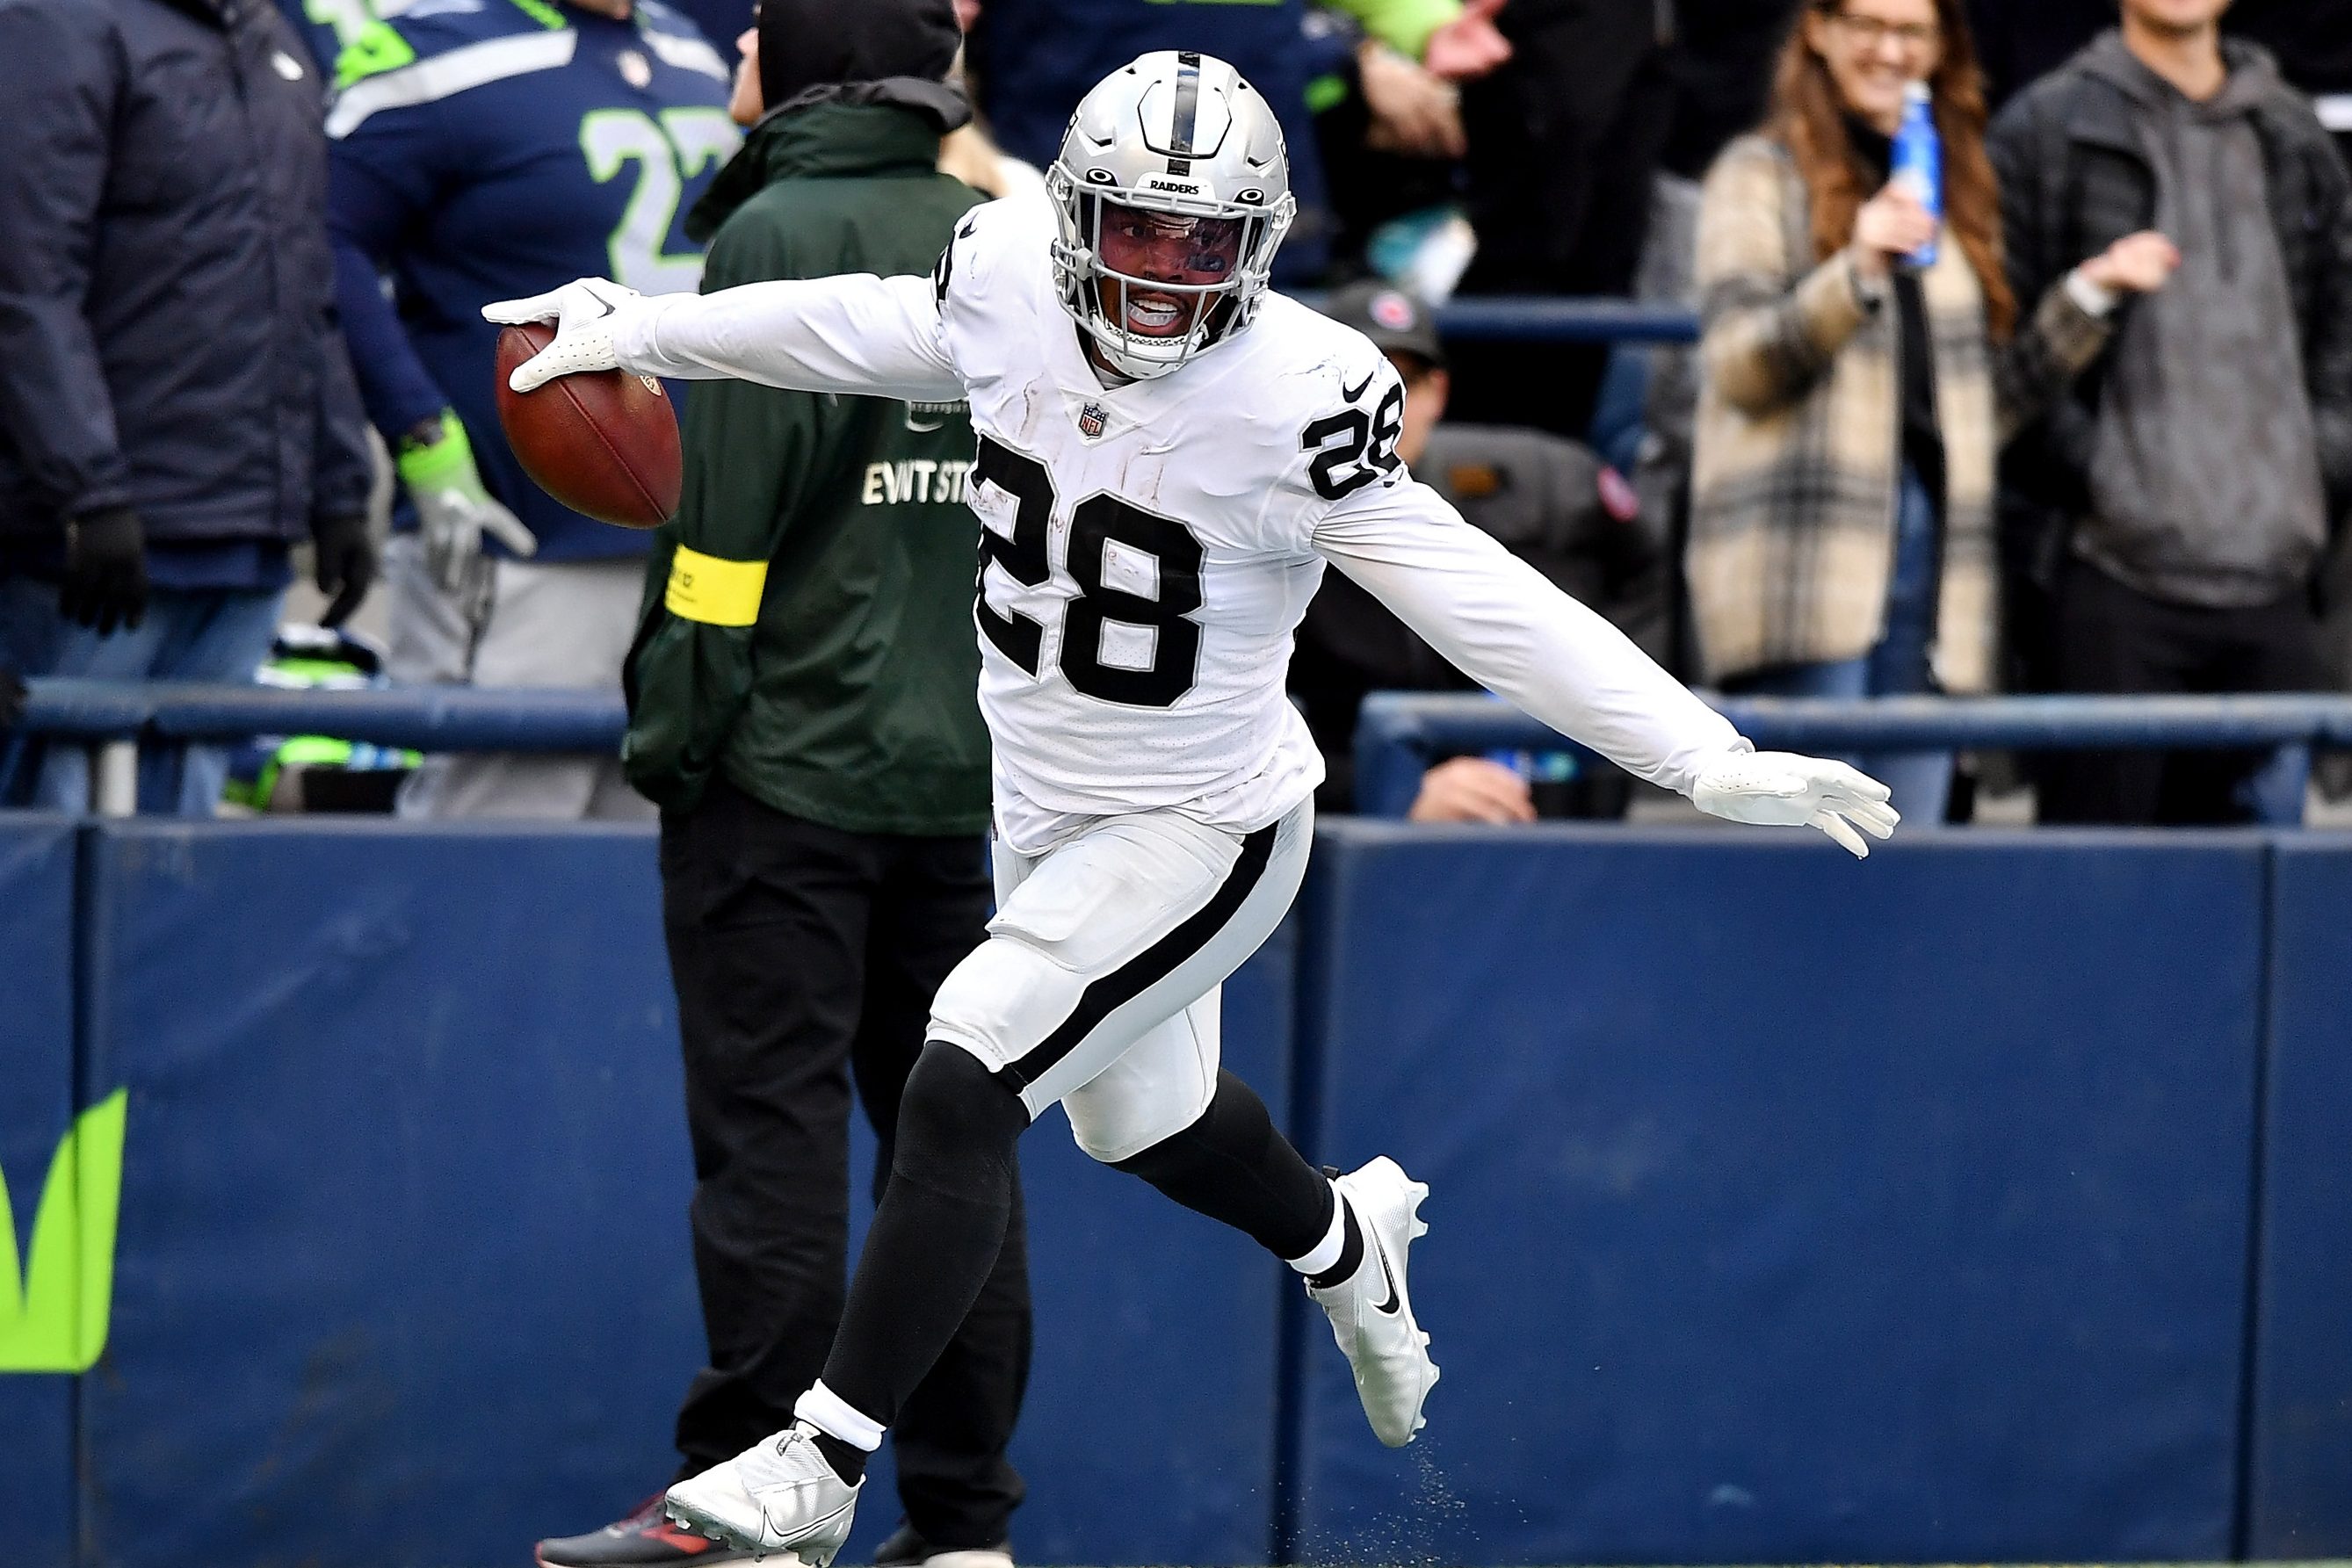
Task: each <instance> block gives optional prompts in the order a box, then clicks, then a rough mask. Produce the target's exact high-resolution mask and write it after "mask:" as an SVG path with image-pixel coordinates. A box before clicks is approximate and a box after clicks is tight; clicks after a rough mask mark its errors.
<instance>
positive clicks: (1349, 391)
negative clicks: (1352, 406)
mask: <svg viewBox="0 0 2352 1568" xmlns="http://www.w3.org/2000/svg"><path fill="white" fill-rule="evenodd" d="M1380 373H1381V372H1380V371H1365V372H1364V379H1363V380H1362V381H1360V382H1357V383H1356V384H1355V385H1354V386H1349V384H1348V383H1347V382H1340V383H1339V395H1340V397H1342V398H1344V399H1345V400H1346V401H1348V402H1355V401H1356V400H1357V399H1358V398H1360V397H1361V396H1363V395H1364V389H1365V388H1366V387H1368V386H1370V385H1371V384H1372V378H1373V377H1374V376H1376V375H1379V374H1380Z"/></svg>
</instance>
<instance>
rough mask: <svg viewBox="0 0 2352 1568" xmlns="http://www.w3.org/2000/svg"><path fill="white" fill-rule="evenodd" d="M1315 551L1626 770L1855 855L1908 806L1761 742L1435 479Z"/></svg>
mask: <svg viewBox="0 0 2352 1568" xmlns="http://www.w3.org/2000/svg"><path fill="white" fill-rule="evenodd" d="M1315 546H1316V549H1318V551H1319V552H1320V553H1321V554H1322V555H1323V556H1324V557H1325V558H1326V559H1328V560H1330V561H1331V563H1332V564H1333V565H1335V566H1337V567H1338V568H1339V570H1342V571H1344V572H1346V573H1347V574H1348V575H1349V577H1351V578H1353V579H1355V580H1356V581H1358V582H1359V583H1360V584H1362V585H1363V587H1364V588H1365V590H1366V591H1369V592H1370V594H1371V595H1372V596H1373V597H1374V598H1376V599H1378V600H1380V601H1381V603H1383V604H1385V605H1387V606H1388V607H1389V608H1390V609H1391V611H1393V612H1395V613H1396V615H1397V618H1398V619H1399V620H1401V621H1402V622H1404V623H1405V624H1406V625H1408V626H1411V627H1412V629H1413V630H1414V631H1415V632H1419V633H1421V635H1422V636H1423V638H1424V639H1425V640H1427V642H1428V643H1429V644H1430V645H1431V646H1432V647H1433V648H1435V649H1436V650H1437V651H1438V652H1439V653H1444V655H1445V656H1446V657H1447V658H1448V659H1450V660H1452V661H1453V662H1454V664H1456V665H1458V666H1459V667H1460V668H1461V669H1462V670H1463V671H1464V672H1465V673H1466V674H1469V675H1471V676H1472V677H1473V678H1475V680H1477V681H1478V682H1480V683H1481V684H1482V685H1485V686H1486V688H1487V689H1488V690H1490V691H1492V692H1494V693H1495V694H1496V695H1497V696H1500V697H1503V698H1505V699H1507V700H1508V701H1510V702H1512V703H1514V704H1516V705H1517V706H1519V707H1520V708H1521V709H1523V710H1524V711H1526V712H1528V713H1529V714H1531V715H1533V716H1535V717H1537V718H1539V719H1541V720H1543V721H1544V722H1545V723H1546V724H1549V725H1550V726H1551V727H1553V728H1554V729H1557V730H1559V732H1560V733H1561V734H1563V735H1569V736H1573V737H1576V738H1577V739H1578V740H1580V741H1581V742H1583V743H1584V744H1586V745H1588V746H1591V747H1593V748H1594V749H1595V750H1597V751H1599V752H1601V754H1602V755H1603V756H1605V757H1608V758H1611V759H1612V761H1614V762H1616V763H1617V764H1618V765H1619V766H1621V767H1622V768H1625V769H1626V770H1627V771H1629V772H1632V773H1635V774H1638V775H1640V776H1641V777H1642V778H1644V779H1650V780H1651V781H1652V782H1654V783H1657V784H1663V785H1664V786H1666V787H1667V788H1669V789H1676V790H1679V791H1681V792H1682V793H1684V794H1685V795H1688V796H1689V797H1690V798H1691V800H1693V801H1694V802H1695V803H1696V805H1697V806H1698V808H1699V809H1700V810H1703V811H1706V812H1709V813H1711V814H1712V815H1715V816H1717V817H1725V818H1728V819H1729V820H1731V821H1737V822H1758V823H1765V824H1769V825H1774V826H1787V827H1797V826H1804V827H1812V828H1818V829H1820V830H1821V831H1822V832H1824V833H1827V834H1828V835H1829V836H1830V837H1831V838H1832V839H1834V840H1836V841H1837V842H1838V843H1839V844H1841V845H1843V847H1844V848H1845V849H1847V850H1848V851H1850V852H1853V854H1855V855H1858V856H1860V855H1867V854H1869V852H1870V845H1869V841H1868V840H1867V839H1866V838H1864V834H1865V833H1867V834H1870V835H1873V836H1874V837H1877V838H1882V839H1883V838H1885V837H1887V836H1888V835H1889V834H1891V833H1892V832H1893V831H1895V821H1896V820H1897V819H1896V817H1895V810H1894V808H1893V807H1891V806H1889V805H1888V804H1887V803H1886V786H1885V785H1884V784H1881V783H1879V782H1878V781H1877V780H1876V779H1872V778H1869V777H1868V776H1866V775H1864V774H1863V773H1861V772H1858V771H1856V770H1855V769H1854V768H1849V767H1847V766H1846V765H1845V764H1844V763H1843V762H1831V761H1825V760H1823V759H1822V758H1812V757H1800V756H1797V755H1795V754H1794V753H1792V752H1786V751H1761V752H1759V751H1757V750H1755V749H1754V748H1752V747H1750V746H1749V745H1748V742H1747V741H1746V740H1745V739H1743V738H1742V737H1740V735H1739V732H1738V731H1737V730H1735V729H1733V728H1732V727H1731V725H1730V723H1729V721H1728V720H1727V719H1725V718H1724V716H1722V715H1721V714H1718V713H1717V712H1716V711H1715V710H1714V709H1713V708H1711V707H1708V706H1706V704H1705V703H1703V702H1701V701H1699V699H1698V698H1697V697H1696V695H1693V694H1692V693H1691V692H1690V690H1689V689H1688V688H1687V687H1685V685H1682V683H1681V682H1679V681H1677V680H1675V678H1674V677H1673V676H1672V675H1669V674H1666V672H1665V671H1664V670H1662V669H1660V668H1659V667H1658V665H1657V664H1656V663H1655V662H1654V661H1653V660H1652V659H1651V658H1650V656H1649V655H1648V654H1646V653H1643V652H1642V650H1641V649H1639V648H1637V647H1635V646H1634V645H1633V642H1632V640H1631V639H1629V638H1627V637H1626V636H1625V634H1624V633H1623V632H1620V631H1618V630H1617V628H1615V627H1614V626H1612V625H1611V624H1610V623H1609V622H1607V621H1606V620H1604V619H1602V618H1601V616H1599V615H1597V614H1595V613H1594V612H1592V611H1591V610H1589V609H1587V608H1586V607H1585V606H1584V605H1581V604H1580V603H1578V602H1577V601H1575V600H1573V599H1571V598H1570V597H1569V596H1568V595H1567V594H1565V593H1562V592H1561V591H1559V589H1558V588H1556V587H1554V586H1553V585H1552V584H1551V582H1550V581H1549V580H1547V579H1546V578H1545V577H1544V576H1543V574H1542V573H1540V572H1538V571H1537V570H1535V569H1534V568H1533V567H1531V566H1529V565H1528V564H1527V563H1526V562H1525V561H1522V560H1520V559H1518V558H1517V557H1516V556H1514V555H1512V554H1511V553H1510V552H1509V551H1508V550H1506V549H1504V548H1503V547H1502V546H1501V545H1499V544H1497V543H1496V541H1495V540H1494V539H1493V538H1490V537H1489V536H1488V535H1486V534H1485V533H1482V532H1480V531H1479V530H1478V529H1476V528H1473V527H1471V526H1470V525H1469V524H1468V523H1466V522H1465V521H1463V520H1462V517H1461V516H1460V515H1459V514H1458V513H1456V512H1455V511H1454V508H1453V507H1450V506H1448V505H1446V503H1445V502H1444V499H1443V498H1442V497H1439V496H1438V495H1437V493H1436V492H1435V491H1433V490H1431V489H1430V488H1429V487H1428V486H1424V485H1420V484H1414V483H1402V484H1395V485H1390V486H1376V487H1373V488H1370V489H1368V490H1364V491H1360V492H1359V493H1358V494H1357V495H1356V496H1354V497H1349V500H1348V501H1347V502H1345V503H1344V504H1342V505H1340V506H1339V507H1333V508H1332V509H1331V511H1330V512H1329V513H1328V514H1327V515H1326V517H1324V519H1323V520H1322V522H1321V523H1319V524H1318V526H1317V528H1316V530H1315Z"/></svg>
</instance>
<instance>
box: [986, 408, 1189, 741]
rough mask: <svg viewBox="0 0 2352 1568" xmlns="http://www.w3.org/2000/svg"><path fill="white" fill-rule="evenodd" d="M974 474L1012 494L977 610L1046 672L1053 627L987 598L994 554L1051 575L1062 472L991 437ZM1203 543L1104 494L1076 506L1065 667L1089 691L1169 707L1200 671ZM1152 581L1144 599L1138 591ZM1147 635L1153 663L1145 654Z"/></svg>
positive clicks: (995, 632) (1023, 660)
mask: <svg viewBox="0 0 2352 1568" xmlns="http://www.w3.org/2000/svg"><path fill="white" fill-rule="evenodd" d="M972 475H973V477H974V478H975V479H980V480H986V481H988V482H990V483H992V484H993V485H995V486H997V487H998V488H1000V489H1002V490H1003V491H1004V493H1005V494H1007V495H1009V496H1011V497H1013V501H1014V503H1015V505H1014V507H1013V533H1012V535H1011V537H1010V538H1008V537H1006V536H1005V535H1003V534H1000V533H998V532H997V531H996V530H995V529H993V528H988V527H986V526H984V525H983V526H982V528H981V530H980V582H979V586H978V594H977V599H976V601H975V602H974V604H973V606H972V613H973V614H974V616H976V617H977V618H978V620H979V622H980V629H981V632H982V634H983V635H985V636H986V637H987V638H988V640H989V641H990V642H991V643H993V644H995V646H996V650H997V652H998V653H1003V655H1004V656H1005V657H1006V658H1008V659H1010V660H1012V661H1013V663H1014V664H1018V665H1020V666H1021V668H1022V669H1024V671H1026V672H1027V673H1029V674H1032V675H1036V674H1043V673H1044V672H1043V670H1042V669H1041V667H1040V664H1041V661H1040V657H1039V653H1040V643H1041V642H1042V640H1043V637H1044V631H1045V629H1044V628H1043V627H1042V626H1041V625H1040V624H1039V623H1038V622H1035V621H1034V620H1032V619H1031V618H1030V617H1028V616H1026V615H1023V614H1020V613H1019V612H1010V613H1008V612H1002V611H999V610H998V609H996V608H995V606H993V605H992V604H990V603H989V602H988V564H989V562H991V561H994V562H995V563H996V564H997V565H998V566H999V567H1001V568H1003V570H1004V572H1005V574H1006V575H1007V576H1009V577H1011V578H1012V579H1013V581H1015V582H1017V583H1020V584H1021V585H1022V586H1023V587H1024V588H1035V587H1038V586H1040V585H1041V584H1043V583H1044V582H1045V580H1046V579H1047V578H1048V577H1050V576H1051V575H1052V574H1053V568H1052V565H1051V563H1050V562H1049V561H1048V559H1046V549H1045V539H1046V534H1047V526H1048V524H1049V522H1050V521H1051V519H1052V517H1053V512H1054V480H1053V476H1051V475H1049V474H1048V473H1046V472H1045V465H1044V464H1042V463H1039V462H1038V461H1037V460H1036V459H1035V458H1034V457H1026V456H1024V455H1022V454H1020V453H1018V452H1015V451H1013V449H1012V448H1010V447H1008V446H1005V445H1003V444H1000V443H998V442H995V441H992V440H991V439H990V438H989V437H987V436H985V435H983V436H982V437H981V438H980V457H979V460H978V461H977V462H976V463H975V464H974V465H973V467H972ZM1203 553H1204V552H1203V551H1202V548H1201V541H1200V539H1199V538H1196V537H1195V536H1194V535H1193V533H1192V529H1190V528H1186V527H1185V526H1184V525H1183V524H1182V523H1180V522H1178V521H1177V520H1176V519H1175V518H1173V517H1161V516H1160V515H1159V514H1158V513H1156V512H1147V511H1145V510H1144V509H1143V508H1142V507H1137V506H1134V505H1131V504H1130V503H1129V502H1127V501H1123V500H1121V499H1120V498H1119V497H1117V496H1113V495H1109V494H1108V493H1105V494H1102V495H1096V496H1089V497H1087V498H1086V499H1085V500H1083V501H1081V502H1079V503H1078V505H1077V507H1076V509H1075V510H1074V511H1072V513H1071V514H1070V554H1069V572H1070V577H1071V580H1073V581H1075V582H1076V584H1077V586H1078V597H1077V598H1076V599H1075V600H1073V601H1071V602H1070V606H1069V608H1068V610H1067V611H1066V612H1064V615H1063V619H1062V653H1061V666H1062V674H1063V675H1064V676H1065V677H1066V679H1067V680H1068V681H1069V683H1070V685H1072V686H1073V687H1075V688H1076V689H1077V690H1078V691H1081V692H1084V693H1085V694H1086V695H1088V696H1090V697H1096V698H1099V699H1100V700H1102V701H1104V702H1108V703H1121V704H1125V705H1126V706H1129V707H1172V706H1175V705H1176V703H1177V702H1178V701H1179V700H1180V699H1181V698H1182V696H1183V695H1184V694H1185V693H1186V692H1189V691H1191V690H1192V685H1193V682H1194V681H1196V680H1197V679H1199V677H1200V662H1201V628H1200V625H1199V623H1198V622H1193V621H1191V620H1188V619H1186V617H1188V616H1190V615H1191V614H1192V612H1194V611H1196V610H1198V609H1200V608H1201V603H1202V599H1201V562H1202V559H1203ZM1146 585H1149V586H1150V595H1149V596H1147V595H1146V594H1145V593H1144V592H1142V591H1139V590H1140V589H1142V588H1143V587H1145V586H1146ZM1146 644H1148V645H1149V650H1150V654H1149V657H1150V663H1148V664H1146V663H1143V662H1142V660H1141V658H1140V657H1139V656H1138V655H1139V654H1140V653H1141V652H1142V650H1143V647H1144V646H1145V645H1146Z"/></svg>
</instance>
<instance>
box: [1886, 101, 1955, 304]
mask: <svg viewBox="0 0 2352 1568" xmlns="http://www.w3.org/2000/svg"><path fill="white" fill-rule="evenodd" d="M1893 163H1894V167H1893V169H1892V171H1891V172H1892V174H1893V176H1894V183H1895V184H1897V185H1900V186H1901V187H1903V188H1904V189H1905V190H1906V191H1908V192H1910V193H1911V199H1912V200H1913V201H1916V202H1917V203H1918V204H1920V205H1921V206H1923V207H1925V208H1927V215H1928V216H1929V217H1931V218H1933V219H1935V220H1936V222H1937V224H1938V225H1941V224H1942V223H1943V221H1944V144H1943V142H1942V141H1940V140H1939V139H1938V138H1937V135H1936V109H1935V105H1934V104H1933V103H1932V102H1930V101H1929V99H1928V97H1927V83H1926V82H1923V81H1915V82H1913V83H1912V84H1911V85H1910V86H1908V87H1906V88H1905V89H1903V123H1902V125H1901V126H1900V127H1898V128H1897V129H1896V131H1895V153H1894V159H1893ZM1936 252H1937V246H1936V242H1935V241H1934V240H1932V239H1931V240H1929V241H1928V242H1927V244H1926V245H1923V246H1920V247H1919V248H1918V249H1917V250H1915V251H1913V252H1912V253H1911V265H1912V266H1914V267H1917V268H1919V270H1921V271H1922V272H1925V271H1926V270H1927V268H1929V267H1933V266H1935V265H1936Z"/></svg>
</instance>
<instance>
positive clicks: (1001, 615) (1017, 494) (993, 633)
mask: <svg viewBox="0 0 2352 1568" xmlns="http://www.w3.org/2000/svg"><path fill="white" fill-rule="evenodd" d="M971 476H972V480H973V482H974V483H978V482H980V481H982V480H985V481H986V482H987V483H989V484H992V485H993V486H996V487H997V488H998V489H1000V490H1002V491H1003V492H1004V493H1005V494H1006V495H1008V496H1010V497H1013V533H1012V536H1011V537H1010V538H1007V537H1006V536H1005V535H1003V534H1000V533H998V532H997V531H996V530H995V529H994V528H990V527H989V526H988V525H987V524H985V523H982V525H981V527H980V580H979V581H978V583H977V584H976V585H975V587H974V595H975V597H974V599H973V601H972V607H971V612H972V614H973V616H974V617H975V618H976V619H977V620H978V621H979V622H980V630H981V633H982V635H983V636H985V637H986V638H987V639H988V640H989V641H990V642H992V643H995V644H996V651H997V652H998V653H1002V654H1003V655H1004V656H1005V657H1006V658H1008V659H1010V660H1012V661H1013V663H1014V664H1018V665H1020V666H1021V667H1022V668H1023V669H1024V670H1026V671H1028V672H1029V673H1030V674H1033V675H1034V674H1037V673H1038V672H1037V655H1038V649H1039V645H1040V644H1041V643H1043V642H1044V641H1045V627H1044V626H1042V625H1040V624H1039V623H1038V622H1035V621H1033V620H1031V619H1030V618H1029V617H1028V616H1026V615H1024V614H1021V613H1020V612H1017V611H1015V612H1010V613H1008V612H1003V611H1000V610H998V609H997V608H996V607H995V606H994V605H992V604H991V603H989V601H988V563H989V562H990V561H994V562H995V563H996V564H997V565H998V566H1000V567H1002V568H1003V569H1004V575H1005V576H1007V577H1009V578H1011V579H1012V580H1013V581H1015V582H1017V583H1019V584H1020V585H1021V586H1022V587H1024V588H1037V587H1041V586H1043V585H1044V583H1045V580H1046V579H1047V578H1049V577H1051V576H1053V575H1054V568H1053V566H1052V564H1051V563H1050V562H1048V561H1047V560H1046V559H1045V525H1046V524H1047V522H1048V521H1049V520H1050V519H1051V518H1052V517H1053V515H1054V479H1053V476H1051V475H1049V474H1047V473H1046V472H1045V466H1044V465H1042V464H1040V463H1038V462H1036V461H1035V460H1034V458H1028V457H1024V456H1023V455H1021V454H1019V453H1018V452H1015V451H1013V449H1012V448H1010V447H1007V446H1001V445H999V444H996V443H995V442H993V441H991V440H989V439H988V438H987V437H986V436H982V437H981V441H980V455H979V457H978V458H976V459H975V460H974V461H973V463H972V465H971Z"/></svg>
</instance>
